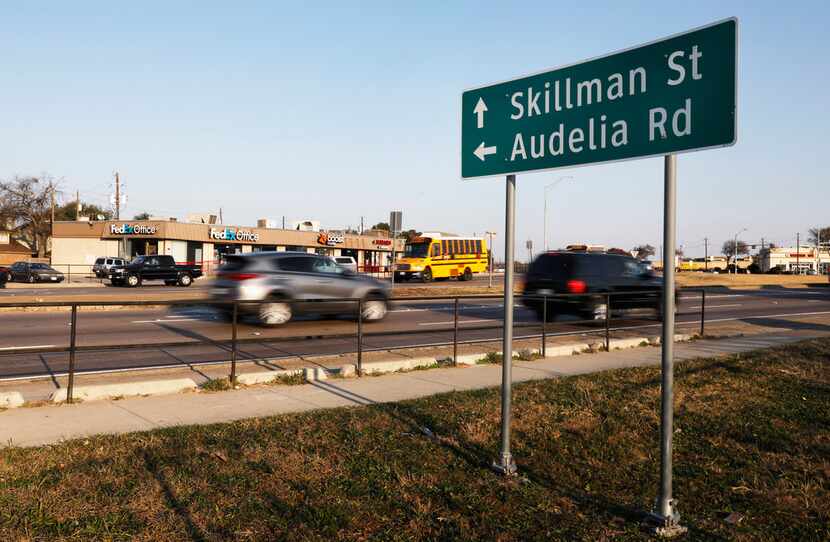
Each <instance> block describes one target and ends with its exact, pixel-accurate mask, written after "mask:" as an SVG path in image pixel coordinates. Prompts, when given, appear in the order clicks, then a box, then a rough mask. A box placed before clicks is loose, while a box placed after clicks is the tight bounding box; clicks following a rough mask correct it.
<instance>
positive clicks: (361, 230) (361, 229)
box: [360, 216, 363, 235]
mask: <svg viewBox="0 0 830 542" xmlns="http://www.w3.org/2000/svg"><path fill="white" fill-rule="evenodd" d="M360 235H363V217H362V216H361V217H360Z"/></svg>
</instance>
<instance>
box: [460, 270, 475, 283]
mask: <svg viewBox="0 0 830 542" xmlns="http://www.w3.org/2000/svg"><path fill="white" fill-rule="evenodd" d="M462 276H463V277H464V278H463V280H464V281H468V280H473V272H472V271H471V270H470V268H469V267H468V268H467V269H465V270H464V275H462Z"/></svg>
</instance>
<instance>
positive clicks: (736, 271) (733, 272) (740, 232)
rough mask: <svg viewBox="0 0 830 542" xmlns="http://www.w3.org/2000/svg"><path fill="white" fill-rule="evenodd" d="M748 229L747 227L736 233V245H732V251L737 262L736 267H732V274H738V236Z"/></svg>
mask: <svg viewBox="0 0 830 542" xmlns="http://www.w3.org/2000/svg"><path fill="white" fill-rule="evenodd" d="M746 230H747V229H746V228H744V229H742V230H741V231H739V232H738V233H736V234H735V245H734V246H733V247H732V248H733V250H732V252H733V254H734V256H735V264H734V267H733V268H732V274H733V275H737V274H738V236H739V235H740V234H742V233H743V232H745V231H746Z"/></svg>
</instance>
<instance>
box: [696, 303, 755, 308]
mask: <svg viewBox="0 0 830 542" xmlns="http://www.w3.org/2000/svg"><path fill="white" fill-rule="evenodd" d="M743 306H744V304H743V303H730V304H728V305H706V308H707V309H722V308H723V307H743ZM689 308H690V309H700V305H692V306H691V307H689Z"/></svg>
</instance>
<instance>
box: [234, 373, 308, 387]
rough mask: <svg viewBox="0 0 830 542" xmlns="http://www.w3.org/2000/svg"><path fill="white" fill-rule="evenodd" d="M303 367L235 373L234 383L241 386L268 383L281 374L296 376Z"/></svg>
mask: <svg viewBox="0 0 830 542" xmlns="http://www.w3.org/2000/svg"><path fill="white" fill-rule="evenodd" d="M303 372H304V369H283V370H279V371H263V372H259V373H243V374H239V375H236V383H237V384H242V385H243V386H253V385H255V384H270V383H271V382H273V381H274V379H276V378H279V377H281V376H297V375H301V374H303Z"/></svg>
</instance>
